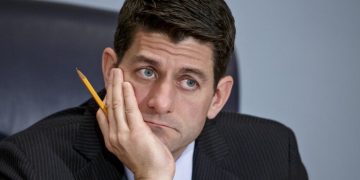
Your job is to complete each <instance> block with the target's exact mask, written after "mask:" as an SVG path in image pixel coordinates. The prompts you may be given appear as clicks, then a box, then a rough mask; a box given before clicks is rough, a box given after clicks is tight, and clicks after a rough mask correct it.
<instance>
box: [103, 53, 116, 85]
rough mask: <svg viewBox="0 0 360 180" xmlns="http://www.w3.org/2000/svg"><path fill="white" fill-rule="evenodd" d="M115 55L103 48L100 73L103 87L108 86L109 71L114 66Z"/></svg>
mask: <svg viewBox="0 0 360 180" xmlns="http://www.w3.org/2000/svg"><path fill="white" fill-rule="evenodd" d="M116 63H117V55H116V53H115V51H114V50H113V49H112V48H109V47H107V48H105V49H104V51H103V54H102V72H103V77H104V82H105V87H107V85H108V81H109V78H110V72H111V69H112V68H114V67H115V66H116Z"/></svg>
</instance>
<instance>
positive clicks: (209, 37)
mask: <svg viewBox="0 0 360 180" xmlns="http://www.w3.org/2000/svg"><path fill="white" fill-rule="evenodd" d="M139 30H143V31H149V32H160V33H163V34H166V35H168V36H169V37H170V38H171V40H172V41H174V42H179V41H181V40H183V39H184V38H186V37H193V38H195V39H197V40H200V41H202V42H207V43H211V45H212V46H213V47H212V49H213V61H214V67H213V68H214V80H215V84H214V86H216V84H217V82H218V81H219V79H220V78H221V77H222V76H223V75H224V73H225V71H226V66H227V64H228V61H229V59H230V56H231V54H232V52H233V50H234V39H235V25H234V19H233V17H232V15H231V12H230V10H229V8H228V6H227V5H226V3H225V2H224V1H223V0H126V1H125V2H124V5H123V8H122V9H121V11H120V13H119V17H118V26H117V29H116V33H115V40H114V49H115V52H116V53H117V55H118V60H119V62H118V63H120V61H121V59H122V58H123V56H124V53H125V52H126V51H127V50H128V48H129V47H130V46H131V44H132V41H133V39H134V35H135V34H136V32H138V31H139Z"/></svg>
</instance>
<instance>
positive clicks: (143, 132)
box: [96, 68, 175, 179]
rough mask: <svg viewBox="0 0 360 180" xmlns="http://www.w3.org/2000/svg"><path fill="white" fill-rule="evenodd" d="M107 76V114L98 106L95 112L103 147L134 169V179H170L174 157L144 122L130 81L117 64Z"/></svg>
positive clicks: (172, 174) (173, 168)
mask: <svg viewBox="0 0 360 180" xmlns="http://www.w3.org/2000/svg"><path fill="white" fill-rule="evenodd" d="M110 76H111V77H110V78H109V81H108V85H107V86H108V87H107V95H106V98H105V104H106V106H107V110H108V115H107V117H106V116H105V114H104V113H103V112H102V110H101V109H99V110H98V111H97V114H96V118H97V121H98V123H99V126H100V129H101V132H102V134H103V136H104V141H105V145H106V148H107V149H108V150H109V151H110V152H112V153H113V154H114V155H115V156H116V157H117V158H118V159H120V160H121V162H123V163H124V164H125V165H126V166H127V167H128V168H129V169H130V170H131V171H133V172H134V176H135V179H172V178H173V176H174V173H175V161H174V158H173V156H172V154H171V152H170V151H169V150H168V148H167V147H166V146H165V145H164V144H163V143H162V142H161V141H160V140H159V138H158V137H157V136H156V135H154V134H153V132H152V131H151V129H150V128H149V126H148V125H147V124H146V123H145V122H144V120H143V117H142V115H141V112H140V110H139V108H138V105H137V101H136V98H135V93H134V90H133V87H132V85H131V84H130V83H129V82H124V80H123V73H122V71H121V69H119V68H113V69H112V71H111V75H110Z"/></svg>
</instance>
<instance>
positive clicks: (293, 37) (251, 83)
mask: <svg viewBox="0 0 360 180" xmlns="http://www.w3.org/2000/svg"><path fill="white" fill-rule="evenodd" d="M66 1H68V2H71V3H78V4H82V5H87V6H93V7H99V8H105V9H109V10H113V11H117V10H118V9H119V8H120V6H121V4H122V2H123V1H122V0H108V1H105V0H91V1H85V0H77V1H75V0H62V2H66ZM227 2H228V4H229V6H230V7H231V9H232V11H233V14H234V16H235V18H236V25H237V39H236V46H237V48H236V51H237V54H238V55H239V57H240V68H241V74H240V76H241V82H240V83H241V86H242V89H241V110H240V111H241V112H243V113H248V114H253V115H257V116H264V117H268V118H272V119H276V120H278V121H280V122H282V123H284V124H286V125H287V126H289V127H291V128H292V129H293V130H294V131H295V133H296V135H297V139H298V144H299V149H300V153H301V155H302V159H303V162H304V163H305V166H306V167H307V170H308V172H309V175H310V178H311V179H319V180H339V179H349V180H352V179H354V180H355V179H360V173H359V170H360V155H359V152H360V143H359V140H358V138H359V137H360V121H359V120H358V119H357V118H358V117H360V95H359V92H360V71H359V70H358V69H359V68H360V60H359V57H360V34H359V33H360V1H358V0H312V1H310V0H302V1H300V0H299V1H289V0H273V1H268V0H251V1H249V0H227Z"/></svg>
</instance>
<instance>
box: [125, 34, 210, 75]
mask: <svg viewBox="0 0 360 180" xmlns="http://www.w3.org/2000/svg"><path fill="white" fill-rule="evenodd" d="M137 57H141V58H146V59H151V60H155V61H159V63H162V62H167V63H175V64H183V65H185V64H189V65H190V64H193V65H196V64H197V65H200V66H204V67H206V68H211V69H212V66H213V47H212V45H211V43H204V42H200V41H199V40H197V39H195V38H193V37H187V38H185V39H183V40H181V41H179V42H174V41H172V40H171V39H170V38H169V37H168V36H167V35H165V34H162V33H155V32H144V31H139V32H137V33H136V34H135V36H134V39H133V42H132V45H131V47H130V48H129V49H128V50H127V52H126V53H125V57H124V58H125V59H123V60H125V61H126V60H130V59H132V60H133V59H134V58H137ZM128 63H129V62H128ZM209 65H210V66H209Z"/></svg>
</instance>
